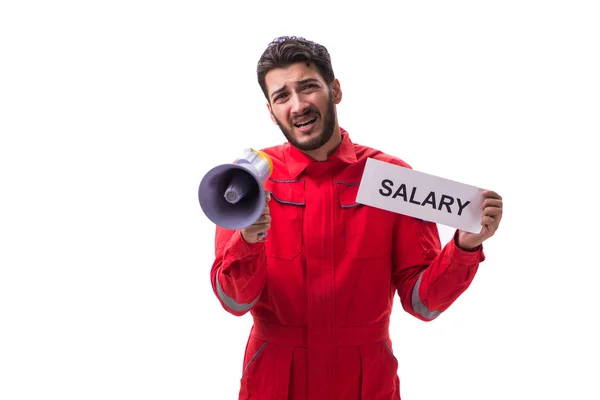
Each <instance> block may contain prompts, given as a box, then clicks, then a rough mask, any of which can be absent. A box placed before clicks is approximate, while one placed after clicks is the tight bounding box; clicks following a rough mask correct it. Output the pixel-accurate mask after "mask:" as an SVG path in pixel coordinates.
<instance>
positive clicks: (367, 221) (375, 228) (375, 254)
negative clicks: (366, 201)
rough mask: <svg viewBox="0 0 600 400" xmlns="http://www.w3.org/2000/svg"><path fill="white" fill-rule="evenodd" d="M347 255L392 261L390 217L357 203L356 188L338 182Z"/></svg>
mask: <svg viewBox="0 0 600 400" xmlns="http://www.w3.org/2000/svg"><path fill="white" fill-rule="evenodd" d="M336 186H337V187H338V201H339V207H340V210H339V212H340V213H341V217H342V220H343V222H344V235H343V237H344V242H345V243H344V245H345V248H346V252H347V253H348V254H350V255H351V256H353V257H355V258H360V259H370V258H382V257H391V254H392V240H393V236H392V235H393V230H392V228H393V225H394V217H393V214H391V213H389V212H387V211H384V210H380V209H377V208H374V207H370V206H366V205H363V204H359V203H357V202H356V195H357V194H358V184H356V185H354V184H349V183H343V182H337V185H336Z"/></svg>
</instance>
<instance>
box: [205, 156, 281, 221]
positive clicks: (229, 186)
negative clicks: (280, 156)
mask: <svg viewBox="0 0 600 400" xmlns="http://www.w3.org/2000/svg"><path fill="white" fill-rule="evenodd" d="M272 172H273V161H272V160H271V158H270V157H269V156H268V155H267V154H266V153H264V152H262V151H257V150H254V149H245V150H244V154H243V155H242V156H241V157H240V158H238V159H237V160H235V161H234V162H233V163H229V164H222V165H218V166H216V167H214V168H212V169H211V170H210V171H208V172H207V173H206V174H205V175H204V177H203V178H202V180H201V182H200V186H199V187H198V200H199V201H200V207H201V208H202V211H203V212H204V214H205V215H206V217H207V218H208V219H210V220H211V221H212V222H213V223H214V224H216V225H218V226H220V227H223V228H226V229H234V230H237V229H244V228H246V227H248V226H250V225H252V224H254V223H255V222H256V220H258V218H259V217H260V216H261V215H262V212H263V209H264V208H265V205H266V203H265V201H266V194H265V191H264V189H263V185H264V183H265V181H266V180H267V179H268V178H269V176H271V173H272Z"/></svg>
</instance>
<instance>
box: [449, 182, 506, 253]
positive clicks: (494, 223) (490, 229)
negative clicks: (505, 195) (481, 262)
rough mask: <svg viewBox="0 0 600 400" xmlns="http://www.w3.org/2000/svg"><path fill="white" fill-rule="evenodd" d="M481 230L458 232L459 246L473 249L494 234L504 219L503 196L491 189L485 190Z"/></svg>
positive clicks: (464, 248)
mask: <svg viewBox="0 0 600 400" xmlns="http://www.w3.org/2000/svg"><path fill="white" fill-rule="evenodd" d="M481 208H482V209H483V215H482V217H481V231H480V232H479V233H470V232H464V231H459V232H458V247H460V248H461V249H463V250H473V249H474V248H476V247H477V246H479V245H480V244H482V243H483V242H484V241H485V240H487V239H489V238H491V237H492V236H494V233H496V230H497V229H498V226H499V225H500V220H501V219H502V197H501V196H500V195H499V194H498V193H496V192H493V191H491V190H485V191H484V192H483V203H482V205H481Z"/></svg>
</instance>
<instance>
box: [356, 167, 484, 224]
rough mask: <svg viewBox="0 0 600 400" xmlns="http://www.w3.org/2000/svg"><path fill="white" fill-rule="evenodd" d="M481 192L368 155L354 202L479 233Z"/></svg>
mask: <svg viewBox="0 0 600 400" xmlns="http://www.w3.org/2000/svg"><path fill="white" fill-rule="evenodd" d="M481 192H482V189H480V188H477V187H475V186H470V185H465V184H463V183H459V182H455V181H452V180H449V179H444V178H440V177H437V176H434V175H429V174H426V173H423V172H419V171H415V170H412V169H410V168H405V167H401V166H398V165H395V164H390V163H387V162H383V161H379V160H375V159H373V158H369V159H368V160H367V163H366V166H365V170H364V173H363V176H362V180H361V182H360V186H359V188H358V194H357V196H356V202H357V203H361V204H365V205H368V206H372V207H376V208H380V209H383V210H388V211H392V212H395V213H399V214H404V215H408V216H411V217H416V218H420V219H422V220H425V221H431V222H436V223H440V224H443V225H447V226H450V227H453V228H457V229H461V230H463V231H467V232H472V233H479V232H480V231H481V217H482V213H483V210H481V204H482V202H483V196H482V194H481Z"/></svg>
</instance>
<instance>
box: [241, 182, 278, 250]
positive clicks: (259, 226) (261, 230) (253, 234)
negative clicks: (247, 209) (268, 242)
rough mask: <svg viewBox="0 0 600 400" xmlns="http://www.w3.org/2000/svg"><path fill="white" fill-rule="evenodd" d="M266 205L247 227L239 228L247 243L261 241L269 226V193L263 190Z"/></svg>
mask: <svg viewBox="0 0 600 400" xmlns="http://www.w3.org/2000/svg"><path fill="white" fill-rule="evenodd" d="M265 194H266V205H265V208H264V209H263V212H262V215H261V216H260V218H259V219H258V220H256V222H255V223H254V224H252V225H250V226H249V227H247V228H244V229H242V230H240V233H241V234H242V237H243V238H244V240H245V241H246V242H248V243H257V242H261V241H263V239H264V237H265V236H266V233H267V231H268V230H269V228H271V211H270V210H269V201H271V193H270V192H267V191H266V192H265Z"/></svg>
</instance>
